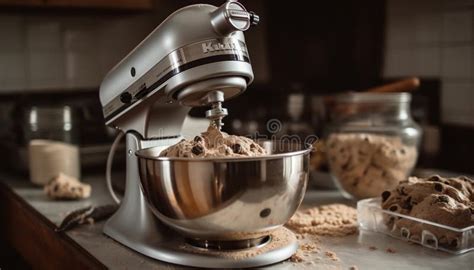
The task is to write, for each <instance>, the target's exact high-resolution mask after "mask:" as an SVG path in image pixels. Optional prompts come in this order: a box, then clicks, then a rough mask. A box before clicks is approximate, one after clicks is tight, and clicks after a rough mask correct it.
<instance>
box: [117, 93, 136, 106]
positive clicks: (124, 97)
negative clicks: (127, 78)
mask: <svg viewBox="0 0 474 270" xmlns="http://www.w3.org/2000/svg"><path fill="white" fill-rule="evenodd" d="M132 98H133V97H132V95H131V94H130V93H129V92H123V93H122V94H120V101H121V102H122V103H124V104H128V103H130V102H132Z"/></svg>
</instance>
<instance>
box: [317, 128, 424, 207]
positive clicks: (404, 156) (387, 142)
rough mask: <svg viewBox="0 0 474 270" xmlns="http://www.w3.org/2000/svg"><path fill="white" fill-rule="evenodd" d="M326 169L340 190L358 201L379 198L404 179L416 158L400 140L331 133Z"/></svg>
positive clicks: (411, 147)
mask: <svg viewBox="0 0 474 270" xmlns="http://www.w3.org/2000/svg"><path fill="white" fill-rule="evenodd" d="M326 152H327V154H328V160H329V166H330V169H331V172H332V174H333V175H334V176H335V177H336V178H337V180H338V184H339V185H340V186H341V188H342V189H343V190H345V191H346V192H348V193H350V194H351V195H352V196H354V197H356V198H358V199H361V198H368V197H376V196H379V195H380V193H381V192H382V191H384V190H387V189H392V188H394V187H395V186H396V185H397V184H398V183H399V182H400V181H401V180H403V179H404V178H406V177H407V175H408V174H409V173H410V171H411V170H412V169H413V167H414V166H415V163H416V159H417V157H418V151H417V148H416V146H408V145H405V144H404V143H403V142H402V140H401V138H400V137H395V136H384V135H377V134H368V133H334V134H331V135H330V136H329V137H328V139H327V143H326Z"/></svg>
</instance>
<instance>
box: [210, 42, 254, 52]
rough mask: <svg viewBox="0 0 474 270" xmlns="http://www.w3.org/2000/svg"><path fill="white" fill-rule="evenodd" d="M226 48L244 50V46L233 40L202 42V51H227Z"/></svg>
mask: <svg viewBox="0 0 474 270" xmlns="http://www.w3.org/2000/svg"><path fill="white" fill-rule="evenodd" d="M228 50H239V51H243V52H245V51H246V50H245V48H243V47H242V46H240V45H239V44H237V43H234V42H217V43H213V42H205V43H202V52H203V53H209V52H216V51H228Z"/></svg>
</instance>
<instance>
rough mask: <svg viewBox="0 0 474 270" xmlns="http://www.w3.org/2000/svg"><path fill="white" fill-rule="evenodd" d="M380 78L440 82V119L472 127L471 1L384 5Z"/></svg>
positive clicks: (473, 52) (473, 6)
mask: <svg viewBox="0 0 474 270" xmlns="http://www.w3.org/2000/svg"><path fill="white" fill-rule="evenodd" d="M387 9H388V10H387V14H388V15H387V23H386V38H385V47H386V51H385V61H384V72H383V74H384V76H385V77H400V76H421V77H425V78H426V77H435V78H439V79H441V84H442V85H443V89H442V108H443V111H442V119H443V121H444V122H445V123H455V124H463V125H473V126H474V106H472V103H473V102H474V88H473V85H474V27H473V25H474V0H454V1H451V0H441V1H439V0H437V1H433V2H431V1H428V0H423V1H421V2H420V1H405V0H403V1H397V0H389V1H388V4H387Z"/></svg>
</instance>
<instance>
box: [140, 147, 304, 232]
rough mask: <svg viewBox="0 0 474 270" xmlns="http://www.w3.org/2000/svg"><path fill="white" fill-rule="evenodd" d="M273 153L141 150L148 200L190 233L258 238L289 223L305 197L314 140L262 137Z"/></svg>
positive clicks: (171, 223) (165, 218)
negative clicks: (199, 154) (189, 154)
mask: <svg viewBox="0 0 474 270" xmlns="http://www.w3.org/2000/svg"><path fill="white" fill-rule="evenodd" d="M259 143H260V144H261V145H262V146H263V147H264V148H265V149H266V150H267V152H268V153H270V155H267V156H261V157H243V158H235V157H229V158H214V159H209V158H201V159H199V158H198V159H196V158H194V159H190V158H167V157H158V156H159V153H160V151H161V150H162V149H163V148H159V147H155V148H148V149H143V150H140V151H137V153H136V155H137V156H138V160H139V161H138V162H139V168H140V180H141V187H142V190H143V194H144V195H145V197H146V199H147V201H148V204H149V206H150V208H151V210H152V211H153V213H154V214H155V216H156V217H158V218H159V219H160V220H161V221H162V222H163V223H165V224H167V225H168V226H170V227H171V228H173V229H175V230H176V231H178V232H179V233H181V234H183V235H184V236H186V237H190V238H194V239H205V240H241V239H255V238H260V237H262V236H264V235H268V234H269V232H271V231H273V230H275V229H277V228H278V227H280V226H282V225H283V224H285V223H286V222H287V221H288V220H289V219H290V218H291V216H292V215H293V214H294V212H295V211H296V210H297V208H298V206H299V205H300V203H301V201H302V200H303V196H304V192H305V190H306V184H307V180H308V171H309V153H310V151H311V149H312V148H311V146H310V145H307V146H304V145H301V144H296V143H289V142H283V141H261V142H259Z"/></svg>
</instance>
